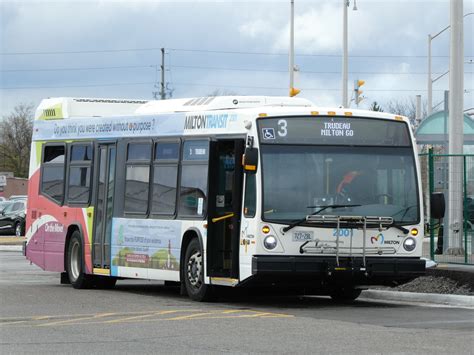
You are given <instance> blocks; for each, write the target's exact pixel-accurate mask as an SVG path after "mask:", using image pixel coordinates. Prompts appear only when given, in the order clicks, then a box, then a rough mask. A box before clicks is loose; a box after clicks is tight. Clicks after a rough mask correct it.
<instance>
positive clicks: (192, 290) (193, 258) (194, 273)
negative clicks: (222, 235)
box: [183, 238, 212, 302]
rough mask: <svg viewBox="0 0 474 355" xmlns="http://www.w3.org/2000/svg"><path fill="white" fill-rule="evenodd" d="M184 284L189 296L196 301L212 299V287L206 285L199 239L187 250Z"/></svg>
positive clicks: (191, 243) (194, 240) (193, 241)
mask: <svg viewBox="0 0 474 355" xmlns="http://www.w3.org/2000/svg"><path fill="white" fill-rule="evenodd" d="M183 277H184V284H185V286H186V291H187V293H188V296H189V297H190V298H191V299H192V300H195V301H199V302H202V301H209V300H210V299H211V293H212V289H211V287H212V286H211V285H206V284H205V283H204V258H203V252H202V250H201V245H200V244H199V240H198V239H196V238H195V239H193V240H191V242H190V243H189V244H188V247H187V248H186V254H185V257H184V265H183Z"/></svg>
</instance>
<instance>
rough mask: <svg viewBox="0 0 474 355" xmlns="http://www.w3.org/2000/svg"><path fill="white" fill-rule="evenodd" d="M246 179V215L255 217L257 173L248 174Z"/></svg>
mask: <svg viewBox="0 0 474 355" xmlns="http://www.w3.org/2000/svg"><path fill="white" fill-rule="evenodd" d="M245 179H246V183H245V197H244V216H245V217H247V218H253V217H255V212H256V209H257V193H256V182H257V175H256V174H247V175H246V177H245Z"/></svg>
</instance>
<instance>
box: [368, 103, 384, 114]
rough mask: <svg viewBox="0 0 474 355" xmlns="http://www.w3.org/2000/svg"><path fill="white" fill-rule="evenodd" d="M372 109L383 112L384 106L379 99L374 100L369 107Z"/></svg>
mask: <svg viewBox="0 0 474 355" xmlns="http://www.w3.org/2000/svg"><path fill="white" fill-rule="evenodd" d="M369 110H370V111H377V112H383V108H382V106H380V105H379V104H378V103H377V101H374V102H372V104H371V105H370V107H369Z"/></svg>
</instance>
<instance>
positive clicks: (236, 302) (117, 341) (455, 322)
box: [0, 251, 474, 354]
mask: <svg viewBox="0 0 474 355" xmlns="http://www.w3.org/2000/svg"><path fill="white" fill-rule="evenodd" d="M0 303H1V304H0V352H1V353H2V354H7V353H28V352H31V353H105V352H113V353H131V352H133V353H140V352H144V353H203V354H210V353H350V354H374V353H378V354H380V353H407V354H408V353H410V354H413V353H420V354H433V353H435V354H441V353H446V352H449V353H451V354H470V353H472V349H473V348H474V343H473V330H474V311H471V310H466V309H455V308H440V307H419V306H408V305H401V304H385V303H376V302H367V301H357V302H355V303H354V304H353V305H336V304H334V303H333V302H332V301H331V300H329V299H327V298H322V297H321V298H318V297H303V298H299V297H284V296H281V295H280V296H278V295H273V296H272V295H258V296H256V295H247V296H245V295H240V296H239V297H227V298H224V299H221V300H220V301H219V302H218V303H207V304H206V303H196V302H192V301H190V300H188V299H187V298H185V297H181V296H179V294H178V292H177V290H176V289H172V288H171V289H170V288H165V287H164V286H162V285H161V284H160V283H156V282H155V283H153V282H147V281H119V283H118V284H117V288H116V289H115V290H74V289H72V288H71V287H70V286H67V285H60V284H59V281H58V275H57V274H53V273H48V272H44V271H41V270H39V269H38V268H37V267H36V266H34V265H29V264H28V263H27V262H26V261H25V259H24V258H23V257H22V256H21V255H20V254H19V253H18V252H8V251H0Z"/></svg>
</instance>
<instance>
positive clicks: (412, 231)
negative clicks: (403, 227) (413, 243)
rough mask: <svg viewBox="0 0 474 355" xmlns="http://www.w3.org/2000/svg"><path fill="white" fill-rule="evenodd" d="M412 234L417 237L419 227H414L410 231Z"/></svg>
mask: <svg viewBox="0 0 474 355" xmlns="http://www.w3.org/2000/svg"><path fill="white" fill-rule="evenodd" d="M410 234H411V235H412V236H414V237H416V236H417V235H418V229H416V228H413V229H412V230H411V231H410Z"/></svg>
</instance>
